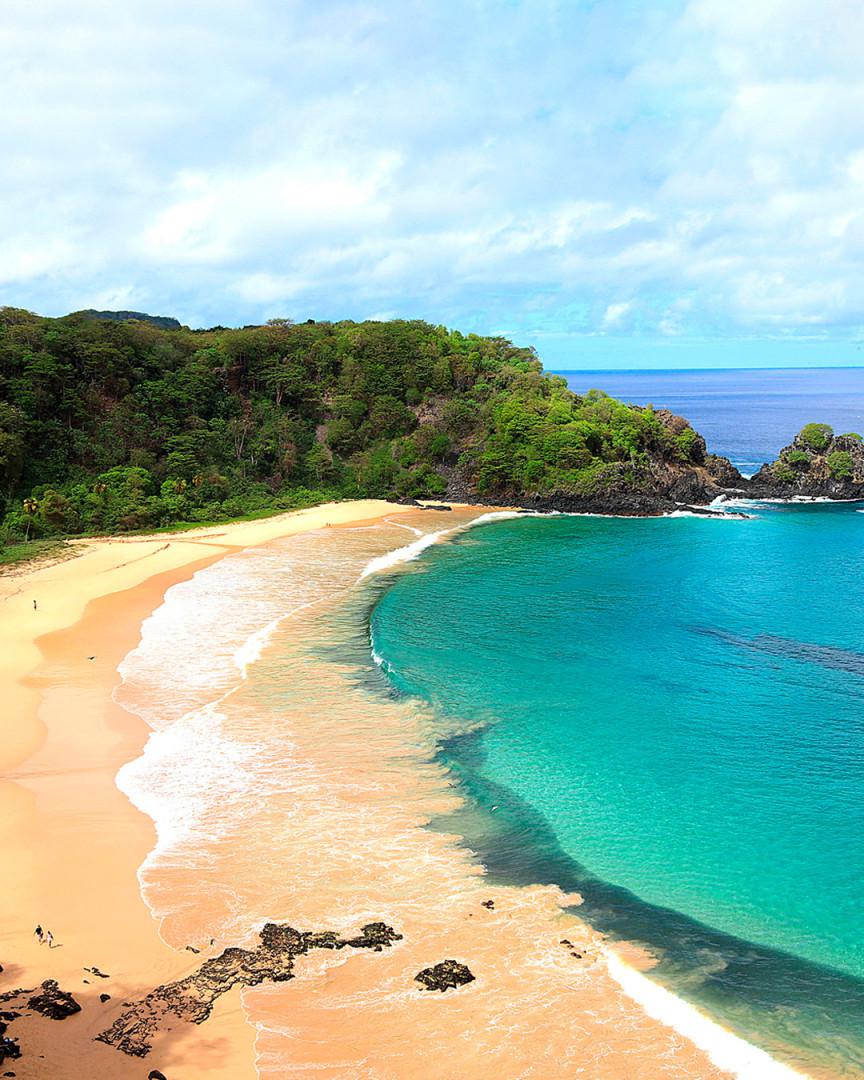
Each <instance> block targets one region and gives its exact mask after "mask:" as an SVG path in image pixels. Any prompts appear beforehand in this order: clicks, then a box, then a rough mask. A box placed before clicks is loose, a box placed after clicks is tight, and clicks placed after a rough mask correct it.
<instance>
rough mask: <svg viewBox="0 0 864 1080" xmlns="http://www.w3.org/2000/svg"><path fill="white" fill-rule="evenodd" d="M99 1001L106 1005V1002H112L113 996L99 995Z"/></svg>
mask: <svg viewBox="0 0 864 1080" xmlns="http://www.w3.org/2000/svg"><path fill="white" fill-rule="evenodd" d="M99 1000H100V1001H101V1002H102V1004H103V1005H104V1004H105V1002H106V1001H110V1000H111V995H110V994H100V995H99Z"/></svg>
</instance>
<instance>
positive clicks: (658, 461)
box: [439, 409, 745, 517]
mask: <svg viewBox="0 0 864 1080" xmlns="http://www.w3.org/2000/svg"><path fill="white" fill-rule="evenodd" d="M654 415H655V416H656V417H657V419H658V420H659V421H660V423H661V424H662V425H663V427H664V428H665V429H666V433H667V436H668V437H669V438H668V439H667V440H666V441H665V442H664V443H663V444H662V445H660V444H658V445H657V446H656V447H655V448H654V449H652V450H649V451H646V453H645V454H643V455H638V456H636V457H634V458H633V459H632V460H630V461H610V462H608V463H607V464H606V465H604V466H603V467H602V468H601V469H599V470H597V471H596V472H595V473H594V474H593V476H592V478H591V481H590V484H589V485H588V486H585V487H582V488H580V489H579V490H554V491H537V492H531V491H518V490H515V489H512V488H511V489H507V490H504V491H496V492H495V493H494V494H491V495H490V494H489V493H488V492H486V493H482V492H479V491H478V490H477V488H476V486H475V484H474V482H473V478H472V475H471V471H470V467H469V468H465V467H462V466H459V465H454V464H451V465H445V466H442V467H441V468H440V469H439V471H440V473H441V475H442V477H443V478H444V480H445V482H446V484H447V498H448V499H451V500H452V501H454V502H469V503H475V504H480V505H486V506H516V507H522V508H524V509H530V510H540V511H552V510H558V511H561V512H564V513H583V514H585V513H592V514H614V515H618V516H624V517H652V516H656V515H658V514H668V513H671V512H672V511H674V510H680V509H681V508H682V507H688V508H692V509H697V508H699V507H703V508H704V507H707V505H708V504H709V503H710V502H712V501H713V500H714V499H716V498H717V497H718V496H719V495H725V494H729V493H730V492H731V491H740V489H741V488H742V487H743V486H744V483H745V482H744V479H743V477H742V476H741V474H740V473H739V472H738V470H737V469H736V468H735V466H734V465H733V464H732V463H731V462H730V461H729V460H728V459H727V458H724V457H719V456H718V455H716V454H709V453H708V451H707V448H706V446H705V440H704V439H703V438H702V436H701V435H699V434H698V432H696V431H694V430H693V429H692V428H691V426H690V424H689V422H688V421H687V420H685V419H684V417H682V416H677V415H676V414H675V413H672V412H670V411H669V410H668V409H656V410H654ZM672 448H674V450H673V449H672Z"/></svg>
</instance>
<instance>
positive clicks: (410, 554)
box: [357, 510, 539, 581]
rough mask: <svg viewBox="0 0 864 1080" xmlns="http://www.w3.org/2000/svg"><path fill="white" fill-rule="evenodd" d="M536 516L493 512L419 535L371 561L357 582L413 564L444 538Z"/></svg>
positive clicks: (506, 511) (501, 511) (516, 512)
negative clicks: (492, 524) (503, 522)
mask: <svg viewBox="0 0 864 1080" xmlns="http://www.w3.org/2000/svg"><path fill="white" fill-rule="evenodd" d="M536 516H539V515H536V514H532V513H527V514H525V513H522V512H520V511H518V510H493V511H490V512H489V513H487V514H480V516H479V517H476V518H474V519H473V520H472V521H468V522H466V523H465V524H464V525H455V526H453V527H452V528H450V529H438V530H437V531H436V532H430V533H421V535H420V537H419V539H417V540H415V541H414V543H413V544H406V545H405V546H404V547H400V548H396V549H395V550H394V551H388V552H387V553H386V555H379V556H378V557H377V558H375V559H371V560H370V561H369V562H368V563H367V564H366V565H365V566H364V567H363V571H362V573H361V574H360V577H359V578H358V579H357V580H358V581H362V580H363V578H365V577H369V575H370V574H380V573H381V572H382V571H384V570H390V569H392V568H393V567H394V566H398V565H399V564H400V563H406V562H413V561H414V559H417V558H419V557H420V555H422V554H423V552H424V551H425V550H426V548H428V547H431V546H432V545H433V544H437V543H438V541H439V540H441V539H442V537H444V536H450V535H451V534H455V533H459V532H464V531H465V530H466V529H473V528H475V526H477V525H488V524H489V523H490V522H492V521H506V520H508V519H509V518H517V517H536Z"/></svg>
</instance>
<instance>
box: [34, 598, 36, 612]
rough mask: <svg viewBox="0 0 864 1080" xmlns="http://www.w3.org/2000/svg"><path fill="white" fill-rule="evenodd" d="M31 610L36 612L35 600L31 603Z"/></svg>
mask: <svg viewBox="0 0 864 1080" xmlns="http://www.w3.org/2000/svg"><path fill="white" fill-rule="evenodd" d="M33 610H34V611H35V610H36V601H35V600H34V601H33Z"/></svg>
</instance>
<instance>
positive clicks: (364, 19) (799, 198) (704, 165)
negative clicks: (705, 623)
mask: <svg viewBox="0 0 864 1080" xmlns="http://www.w3.org/2000/svg"><path fill="white" fill-rule="evenodd" d="M614 8H615V5H576V4H573V5H562V4H556V3H553V2H551V0H523V3H521V4H518V5H513V4H509V3H504V2H501V3H495V2H494V0H487V2H484V3H477V4H468V5H466V4H458V3H456V0H443V2H442V3H441V4H438V5H429V4H425V3H423V2H422V0H405V2H404V3H403V4H400V5H398V6H397V5H392V4H385V3H384V2H383V0H364V2H360V0H356V2H352V0H346V2H337V0H321V2H319V3H315V4H313V3H312V2H311V0H285V2H277V0H249V3H248V4H245V5H243V6H242V8H241V7H238V6H237V5H236V4H234V3H232V2H229V0H208V2H207V3H205V2H204V0H187V2H185V3H183V4H180V5H178V4H176V3H173V2H170V0H147V2H146V3H145V0H129V3H124V4H121V5H117V4H109V3H108V2H107V0H82V2H81V3H79V4H76V5H74V6H72V7H70V6H69V5H68V4H66V3H61V2H60V0H41V2H40V3H39V4H36V5H34V4H32V3H26V2H25V0H7V3H6V6H5V8H4V22H3V27H2V29H0V71H2V75H0V93H2V95H3V101H4V109H3V111H2V113H0V138H2V140H3V145H4V155H3V157H2V160H0V279H2V280H3V282H4V286H5V289H4V292H5V295H6V297H7V298H8V299H9V301H10V302H13V303H20V304H23V305H25V306H29V307H32V308H35V309H39V310H43V311H47V312H51V313H57V312H60V311H62V310H67V309H68V308H70V307H73V306H75V307H80V306H91V305H93V306H118V307H119V306H133V305H134V306H137V305H139V304H144V303H145V302H146V303H147V304H148V305H152V306H153V307H154V308H157V309H159V311H160V312H161V313H172V312H173V313H176V314H177V315H178V317H180V318H181V319H184V320H186V319H190V320H193V321H195V320H198V321H202V322H210V323H212V322H246V321H252V320H256V319H263V318H266V317H268V316H269V315H273V314H288V315H296V316H298V317H305V316H306V315H310V314H311V315H315V316H316V317H337V318H338V317H343V316H355V317H362V316H363V315H364V314H365V313H367V312H368V311H370V310H371V311H380V312H385V313H390V312H392V311H398V312H400V314H406V315H410V314H416V315H418V316H424V317H427V318H431V319H433V320H436V321H438V320H442V321H443V320H447V321H450V322H453V323H457V324H460V325H464V326H466V327H469V328H473V329H479V330H483V329H490V328H493V327H495V326H499V325H501V324H502V323H504V322H506V324H507V325H508V326H511V327H513V328H515V329H514V333H518V331H519V328H520V327H521V328H522V329H523V330H524V331H525V332H526V333H527V332H530V333H537V334H540V333H547V334H551V333H555V332H557V331H561V330H573V329H574V328H576V329H578V330H579V331H580V332H602V333H608V334H616V333H617V334H624V333H630V332H639V333H648V334H651V333H653V334H657V335H660V336H679V335H684V334H688V333H690V334H698V333H705V334H714V335H724V334H725V335H735V334H741V333H746V334H750V335H752V334H757V335H758V334H759V333H765V334H776V333H777V332H783V333H787V332H788V333H790V334H796V333H802V334H804V333H807V334H812V333H814V332H818V333H822V334H825V335H829V336H830V335H834V336H836V337H837V338H838V339H841V338H849V337H852V336H854V335H856V334H857V333H858V332H859V331H860V328H861V327H862V326H864V287H862V282H864V273H862V271H864V266H862V262H864V210H862V209H861V205H862V204H861V192H862V185H864V71H862V69H861V65H860V41H861V40H862V39H864V7H862V6H861V5H858V4H852V3H851V2H848V0H825V2H824V3H823V4H822V5H820V6H819V9H818V10H816V9H815V8H814V6H813V4H812V2H811V0H753V2H752V3H750V4H747V5H744V6H741V5H739V6H734V5H732V6H730V5H729V4H728V3H727V2H726V0H689V2H685V0H682V2H681V4H680V6H679V7H678V8H675V7H674V6H670V7H669V8H667V9H661V8H657V7H654V8H652V7H651V6H650V5H644V6H642V7H640V8H639V9H638V10H637V9H636V8H633V9H632V10H628V11H627V13H626V14H622V11H621V10H620V9H617V10H613V9H614ZM663 10H665V11H666V14H665V15H664V14H663ZM48 25H50V26H51V28H52V32H51V33H50V34H46V32H45V27H46V26H48ZM620 297H626V299H618V298H620ZM814 328H815V329H814Z"/></svg>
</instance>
